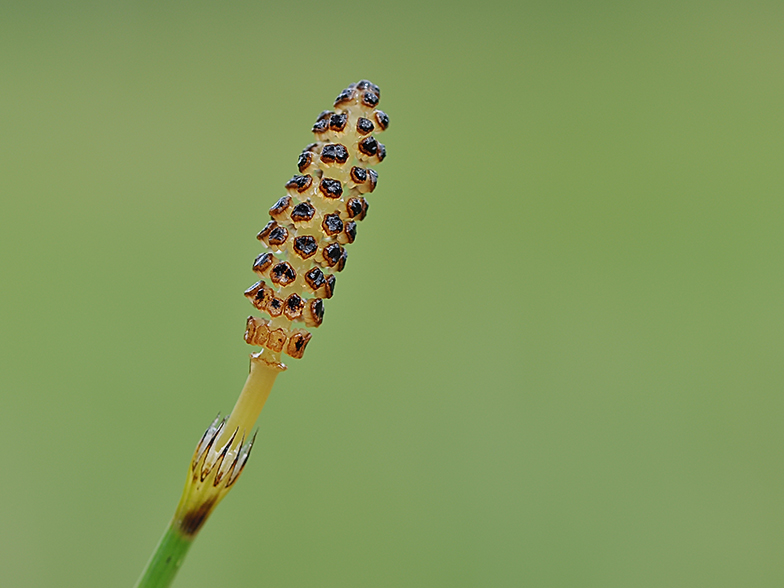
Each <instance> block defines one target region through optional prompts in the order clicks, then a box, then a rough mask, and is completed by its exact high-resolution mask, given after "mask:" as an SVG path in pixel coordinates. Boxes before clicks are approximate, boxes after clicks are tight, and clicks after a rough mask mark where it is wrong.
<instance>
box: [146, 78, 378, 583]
mask: <svg viewBox="0 0 784 588" xmlns="http://www.w3.org/2000/svg"><path fill="white" fill-rule="evenodd" d="M380 97H381V91H380V90H379V88H378V86H376V85H375V84H372V83H371V82H369V81H367V80H362V81H360V82H357V83H356V84H351V85H350V86H349V87H348V88H346V89H345V90H343V91H342V92H341V93H340V94H339V95H338V97H337V98H336V99H335V104H334V108H335V110H334V111H330V110H325V111H324V112H322V113H321V114H320V115H319V116H318V119H317V120H316V123H315V124H314V125H313V133H314V135H315V138H316V141H315V142H314V143H311V144H310V145H308V146H307V147H306V148H305V150H304V151H303V152H302V153H301V154H300V156H299V160H298V161H297V167H298V169H299V174H298V175H295V176H294V177H292V178H291V179H290V180H289V181H288V182H287V183H286V195H285V196H283V197H282V198H280V199H279V200H278V201H277V202H276V203H275V204H274V205H273V206H272V208H270V210H269V214H270V217H271V220H270V221H269V222H268V223H267V225H266V226H265V227H264V228H263V229H262V231H261V232H260V233H259V234H258V236H257V238H258V240H259V241H261V242H262V243H263V244H264V248H265V251H264V252H263V253H261V254H260V255H259V256H258V257H257V258H256V260H255V261H254V263H253V271H254V272H255V273H256V274H257V275H258V277H259V281H257V282H256V283H255V284H253V286H251V287H250V288H249V289H248V290H247V291H246V292H245V296H246V297H247V298H248V300H250V302H251V303H252V304H253V306H254V307H255V308H256V309H257V310H259V311H261V312H262V313H264V314H265V315H266V316H265V317H256V316H249V317H248V319H247V322H246V327H245V341H246V342H247V343H248V344H250V345H253V346H256V347H261V351H258V352H255V353H251V355H250V374H249V375H248V379H247V381H246V382H245V386H244V387H243V388H242V391H241V392H240V396H239V398H238V399H237V403H236V404H235V405H234V409H233V410H232V411H231V414H230V415H229V417H228V418H221V417H220V415H219V416H218V418H216V419H215V420H214V421H213V422H212V424H211V425H210V426H209V428H208V429H207V431H206V432H205V433H204V435H203V436H202V438H201V440H200V441H199V443H198V444H197V446H196V451H195V452H194V454H193V458H192V460H191V462H190V464H189V466H188V476H187V479H186V481H185V488H184V490H183V492H182V497H181V498H180V502H179V504H178V505H177V510H176V512H175V514H174V517H173V518H172V520H171V522H170V523H169V527H168V528H167V529H166V532H165V533H164V535H163V537H162V538H161V540H160V542H159V544H158V546H157V548H156V550H155V552H154V553H153V555H152V557H151V558H150V561H149V562H148V563H147V566H146V568H145V569H144V571H143V572H142V575H141V578H139V581H138V582H137V584H136V587H137V588H162V587H165V586H169V585H171V583H172V581H173V580H174V576H175V575H176V573H177V571H178V570H179V568H180V566H181V565H182V562H183V560H184V558H185V555H186V554H187V552H188V549H189V548H190V546H191V544H192V543H193V540H194V539H195V537H196V535H197V534H198V532H199V530H200V529H201V528H202V526H203V525H204V522H205V521H206V520H207V518H208V517H209V515H210V513H212V511H213V510H214V509H215V507H216V506H217V505H218V503H219V502H220V501H221V500H222V499H223V497H224V496H226V494H227V493H228V491H229V490H231V488H232V487H233V486H234V483H235V482H236V481H237V478H239V476H240V474H241V473H242V471H243V468H244V467H245V464H246V462H247V460H248V457H249V456H250V451H251V448H252V447H253V443H254V440H255V438H256V435H255V434H253V436H251V429H252V428H253V426H254V425H255V423H256V419H257V418H258V416H259V414H260V412H261V409H262V408H263V407H264V403H265V402H266V400H267V398H268V397H269V394H270V391H271V390H272V386H273V384H274V383H275V379H276V378H277V377H278V375H279V374H280V373H281V372H283V371H284V370H286V365H285V364H283V363H282V361H281V353H284V354H286V355H288V356H289V357H292V358H295V359H300V358H302V355H303V354H304V352H305V347H306V346H307V344H308V342H309V341H310V338H311V333H310V331H309V330H308V328H316V327H318V326H319V325H320V324H321V321H322V319H323V318H324V299H328V298H331V297H332V295H333V293H334V291H335V281H336V277H335V274H336V273H337V272H340V271H342V270H343V268H344V267H345V265H346V259H347V258H348V254H347V252H346V250H345V247H344V246H345V245H347V244H349V243H353V242H354V239H355V238H356V234H357V221H361V220H362V219H364V218H365V215H367V210H368V204H367V201H366V200H365V196H364V195H365V194H367V193H370V192H372V191H373V190H374V189H375V187H376V183H377V180H378V174H377V173H376V172H375V171H374V170H373V169H371V168H370V167H369V166H370V165H372V164H377V163H380V162H381V161H382V160H383V159H384V157H385V156H386V149H385V147H384V145H383V144H381V143H379V142H378V141H377V140H376V139H375V137H374V136H373V135H374V133H375V132H381V131H384V130H386V128H387V127H388V126H389V117H388V116H387V115H386V114H385V113H384V112H383V111H381V110H379V109H378V108H377V107H378V103H379V99H380ZM298 324H302V325H304V327H306V328H298Z"/></svg>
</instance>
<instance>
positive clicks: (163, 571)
mask: <svg viewBox="0 0 784 588" xmlns="http://www.w3.org/2000/svg"><path fill="white" fill-rule="evenodd" d="M193 539H194V537H193V535H191V536H190V537H186V536H185V535H183V534H182V532H181V531H179V530H178V529H177V528H176V527H175V521H172V522H171V523H170V524H169V527H168V528H167V529H166V532H165V533H164V534H163V537H161V540H160V542H159V543H158V547H156V548H155V552H154V553H153V554H152V557H151V558H150V561H148V562H147V566H146V567H145V568H144V571H143V572H142V575H141V578H139V581H138V582H137V583H136V587H135V588H166V587H167V586H171V583H172V582H173V581H174V576H176V575H177V571H178V570H179V569H180V566H181V565H182V562H183V561H184V560H185V555H186V554H187V553H188V549H190V547H191V544H192V543H193Z"/></svg>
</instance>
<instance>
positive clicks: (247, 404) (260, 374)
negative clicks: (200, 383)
mask: <svg viewBox="0 0 784 588" xmlns="http://www.w3.org/2000/svg"><path fill="white" fill-rule="evenodd" d="M281 371H282V370H281V367H280V364H272V363H267V362H266V361H263V360H261V359H257V358H251V361H250V373H249V374H248V379H247V380H245V386H243V388H242V392H240V397H239V398H237V402H236V404H235V405H234V408H233V409H232V411H231V415H230V416H229V420H228V421H227V422H226V426H224V427H223V431H221V435H220V438H219V439H218V442H217V443H215V445H214V447H215V448H216V449H217V448H218V447H221V446H223V444H224V443H226V441H228V440H229V437H231V436H232V435H233V434H234V432H235V431H237V430H238V429H239V431H238V433H237V437H236V440H235V441H236V442H239V441H240V440H241V439H242V437H243V436H244V437H246V438H247V437H248V436H249V434H250V430H251V429H252V428H253V426H254V425H255V424H256V420H257V419H258V418H259V414H261V409H262V408H264V403H266V402H267V398H269V395H270V392H271V391H272V386H273V385H274V384H275V378H277V377H278V374H279V373H280V372H281Z"/></svg>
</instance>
